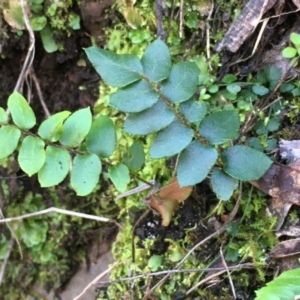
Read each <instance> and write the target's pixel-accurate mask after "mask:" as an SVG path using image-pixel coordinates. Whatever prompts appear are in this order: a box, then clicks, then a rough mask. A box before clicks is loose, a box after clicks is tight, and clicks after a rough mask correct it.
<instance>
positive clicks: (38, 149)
mask: <svg viewBox="0 0 300 300" xmlns="http://www.w3.org/2000/svg"><path fill="white" fill-rule="evenodd" d="M44 147H45V143H44V141H43V140H41V139H39V138H36V137H33V136H27V137H25V139H24V140H23V142H22V145H21V148H20V150H19V156H18V162H19V165H20V167H21V169H22V170H23V171H24V172H25V173H26V174H28V176H29V177H30V176H32V175H33V174H35V173H37V172H38V171H39V170H40V169H41V168H42V166H43V165H44V163H45V159H46V152H45V149H44Z"/></svg>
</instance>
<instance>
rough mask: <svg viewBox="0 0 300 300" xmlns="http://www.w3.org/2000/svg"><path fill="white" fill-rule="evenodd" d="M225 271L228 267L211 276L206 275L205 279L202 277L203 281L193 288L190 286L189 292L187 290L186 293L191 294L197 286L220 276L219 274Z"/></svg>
mask: <svg viewBox="0 0 300 300" xmlns="http://www.w3.org/2000/svg"><path fill="white" fill-rule="evenodd" d="M223 273H226V269H224V270H222V271H220V272H217V273H214V274H212V275H210V276H207V277H205V278H204V279H202V280H201V281H199V282H198V283H197V284H196V285H194V286H193V287H192V288H190V289H189V290H188V291H187V292H186V295H188V294H190V293H191V292H192V291H194V290H195V289H196V288H198V287H199V286H200V285H202V284H204V283H206V282H208V281H210V280H211V279H213V278H215V277H218V276H219V275H221V274H223Z"/></svg>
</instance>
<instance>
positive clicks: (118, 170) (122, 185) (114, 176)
mask: <svg viewBox="0 0 300 300" xmlns="http://www.w3.org/2000/svg"><path fill="white" fill-rule="evenodd" d="M108 175H109V178H110V179H111V181H112V182H113V184H114V186H115V187H116V189H117V190H118V191H119V192H121V193H123V192H125V191H126V189H127V185H128V183H129V182H130V176H129V170H128V168H127V167H126V166H125V165H123V164H118V165H117V166H112V167H109V168H108Z"/></svg>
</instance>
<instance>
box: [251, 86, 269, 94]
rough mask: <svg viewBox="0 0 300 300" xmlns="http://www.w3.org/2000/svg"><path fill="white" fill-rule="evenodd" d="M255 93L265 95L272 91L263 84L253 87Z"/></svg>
mask: <svg viewBox="0 0 300 300" xmlns="http://www.w3.org/2000/svg"><path fill="white" fill-rule="evenodd" d="M252 91H253V93H255V94H256V95H258V96H264V95H267V94H268V93H269V92H270V91H269V89H267V88H266V87H265V86H263V85H254V86H253V87H252Z"/></svg>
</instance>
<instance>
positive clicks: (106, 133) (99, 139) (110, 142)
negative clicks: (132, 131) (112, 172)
mask: <svg viewBox="0 0 300 300" xmlns="http://www.w3.org/2000/svg"><path fill="white" fill-rule="evenodd" d="M86 146H87V150H88V151H89V152H90V153H94V154H97V155H99V156H100V157H108V156H110V155H112V153H113V152H114V150H115V148H116V131H115V125H114V123H113V121H112V120H111V119H110V118H108V117H107V116H103V115H99V116H98V117H97V118H96V119H95V120H94V121H93V123H92V127H91V130H90V131H89V133H88V135H87V137H86Z"/></svg>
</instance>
